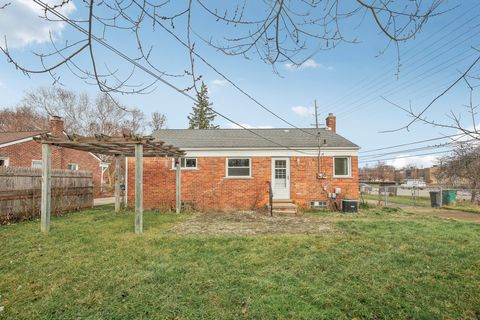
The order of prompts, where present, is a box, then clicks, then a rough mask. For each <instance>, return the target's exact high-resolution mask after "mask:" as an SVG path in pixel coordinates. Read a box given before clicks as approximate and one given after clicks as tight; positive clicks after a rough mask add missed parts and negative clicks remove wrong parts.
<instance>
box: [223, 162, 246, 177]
mask: <svg viewBox="0 0 480 320" xmlns="http://www.w3.org/2000/svg"><path fill="white" fill-rule="evenodd" d="M250 176H251V163H250V159H249V158H229V159H227V177H250Z"/></svg>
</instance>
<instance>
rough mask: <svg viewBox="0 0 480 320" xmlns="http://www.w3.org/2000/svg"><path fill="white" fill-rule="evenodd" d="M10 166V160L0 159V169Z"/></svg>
mask: <svg viewBox="0 0 480 320" xmlns="http://www.w3.org/2000/svg"><path fill="white" fill-rule="evenodd" d="M9 164H10V158H7V157H0V167H8V165H9Z"/></svg>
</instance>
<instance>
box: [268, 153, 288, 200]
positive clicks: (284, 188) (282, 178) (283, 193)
mask: <svg viewBox="0 0 480 320" xmlns="http://www.w3.org/2000/svg"><path fill="white" fill-rule="evenodd" d="M272 190H273V198H274V199H290V158H272Z"/></svg>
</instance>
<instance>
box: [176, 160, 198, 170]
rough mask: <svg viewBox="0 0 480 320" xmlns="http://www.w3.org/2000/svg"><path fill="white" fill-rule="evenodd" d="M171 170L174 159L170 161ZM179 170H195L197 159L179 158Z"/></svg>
mask: <svg viewBox="0 0 480 320" xmlns="http://www.w3.org/2000/svg"><path fill="white" fill-rule="evenodd" d="M172 168H173V169H175V159H173V161H172ZM180 168H182V169H197V158H180Z"/></svg>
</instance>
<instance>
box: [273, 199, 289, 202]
mask: <svg viewBox="0 0 480 320" xmlns="http://www.w3.org/2000/svg"><path fill="white" fill-rule="evenodd" d="M273 203H293V201H292V200H291V199H273Z"/></svg>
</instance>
